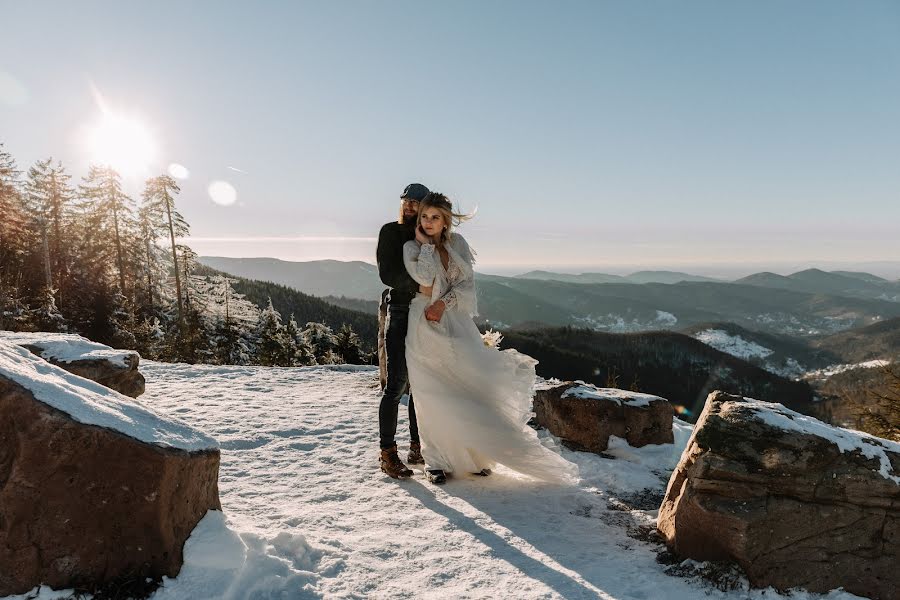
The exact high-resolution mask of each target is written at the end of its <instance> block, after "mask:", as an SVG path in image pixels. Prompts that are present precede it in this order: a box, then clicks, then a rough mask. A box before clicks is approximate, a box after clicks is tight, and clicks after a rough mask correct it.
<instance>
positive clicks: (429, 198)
mask: <svg viewBox="0 0 900 600" xmlns="http://www.w3.org/2000/svg"><path fill="white" fill-rule="evenodd" d="M426 208H436V209H437V210H438V212H440V213H441V216H442V217H443V219H444V229H443V231H441V241H440V244H441V245H443V244H444V243H446V242H448V241H450V238H451V237H452V236H453V232H452V230H453V227H455V226H458V225H459V224H460V223H462V222H463V221H468V220H469V219H471V218H472V217H474V216H475V214H474V213H472V214H468V215H466V214H461V213H456V212H453V203H452V202H450V199H449V198H447V196H445V195H444V194H441V193H440V192H429V193H428V194H427V195H426V196H425V197H424V198H423V199H422V201H421V202H419V216H418V217H417V218H416V225H418V224H419V221H420V220H421V218H422V213H423V212H424V211H425V209H426Z"/></svg>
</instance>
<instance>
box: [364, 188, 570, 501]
mask: <svg viewBox="0 0 900 600" xmlns="http://www.w3.org/2000/svg"><path fill="white" fill-rule="evenodd" d="M400 199H401V208H400V218H399V219H398V221H396V222H391V223H387V224H386V225H384V226H383V227H382V228H381V232H380V233H379V236H378V250H377V259H378V272H379V275H380V277H381V280H382V282H383V283H384V284H385V285H387V286H389V287H390V288H391V289H390V293H389V295H388V297H387V298H386V301H387V304H388V311H387V321H386V325H385V339H384V341H385V351H386V356H387V384H386V385H385V388H384V395H383V396H382V398H381V405H380V407H379V411H378V422H379V434H380V438H381V439H380V444H381V460H380V462H381V470H382V471H384V472H385V473H387V474H388V475H389V476H391V477H393V478H395V479H396V478H404V477H410V476H411V475H412V474H413V471H412V470H411V469H409V468H408V467H407V466H406V465H405V464H404V463H403V461H402V460H401V459H400V457H399V455H398V454H397V444H396V441H395V439H394V437H395V435H396V433H397V412H398V407H399V403H400V399H401V397H402V396H403V394H404V393H405V392H406V391H407V389H408V390H409V392H410V394H409V422H410V427H409V429H410V437H411V441H410V450H409V454H408V456H407V462H408V463H410V464H424V465H425V474H426V477H427V478H428V480H429V481H431V482H432V483H438V484H440V483H444V482H445V481H446V480H447V477H448V476H449V475H451V474H454V475H465V474H475V475H482V476H485V475H489V474H490V473H491V469H493V468H494V467H495V466H496V465H498V464H501V465H504V466H505V467H507V468H510V469H512V470H514V471H517V472H519V473H522V474H524V475H528V476H530V477H533V478H535V479H540V480H544V481H550V482H571V481H573V480H574V478H575V473H576V469H575V467H574V465H572V464H571V463H569V462H568V461H566V460H564V459H563V458H562V457H560V456H559V455H558V454H556V453H555V452H553V451H551V450H549V449H547V448H545V447H544V446H543V445H542V444H541V442H540V440H539V439H538V437H537V434H536V433H535V432H534V430H532V429H531V428H530V427H528V425H527V422H528V418H529V416H530V413H531V399H532V393H533V388H534V381H535V369H534V367H535V365H536V364H537V362H536V361H535V360H534V359H532V358H531V357H529V356H526V355H524V354H520V353H518V352H516V351H515V350H504V351H502V352H501V351H498V350H496V349H494V348H489V347H487V346H486V345H485V344H484V342H483V340H482V338H481V333H480V332H479V331H478V327H477V326H476V325H475V322H474V321H473V317H474V316H475V315H477V314H478V312H477V306H476V299H475V279H474V271H473V265H474V262H475V259H474V252H473V251H472V250H471V249H470V248H469V245H468V244H467V243H466V240H465V239H464V238H463V237H462V236H461V235H460V234H458V233H456V232H455V231H453V227H454V226H455V225H459V224H460V223H461V222H462V221H464V220H466V219H468V218H469V217H468V216H467V215H462V214H458V213H456V212H454V210H453V205H452V203H451V202H450V200H448V199H447V197H446V196H444V195H443V194H439V193H436V192H430V191H429V190H428V188H426V187H425V186H424V185H422V184H419V183H413V184H410V185H408V186H407V187H406V189H405V190H404V191H403V194H402V195H401V196H400ZM413 398H415V401H413Z"/></svg>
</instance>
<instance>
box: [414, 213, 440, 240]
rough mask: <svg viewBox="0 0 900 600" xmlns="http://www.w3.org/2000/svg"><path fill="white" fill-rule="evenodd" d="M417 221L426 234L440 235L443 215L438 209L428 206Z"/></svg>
mask: <svg viewBox="0 0 900 600" xmlns="http://www.w3.org/2000/svg"><path fill="white" fill-rule="evenodd" d="M419 223H420V224H421V225H422V229H424V230H425V233H426V234H427V235H429V236H431V237H434V236H437V235H440V234H441V231H443V229H444V215H442V214H441V211H439V210H438V209H436V208H434V207H433V206H429V207H428V208H426V209H425V210H423V211H422V214H421V215H420V216H419Z"/></svg>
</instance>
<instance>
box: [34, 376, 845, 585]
mask: <svg viewBox="0 0 900 600" xmlns="http://www.w3.org/2000/svg"><path fill="white" fill-rule="evenodd" d="M142 370H143V372H144V374H145V376H146V378H147V392H146V393H145V395H144V396H142V397H141V401H142V402H143V403H146V404H148V405H150V406H152V407H153V408H154V409H155V410H156V411H158V412H160V413H163V414H169V415H173V416H177V417H179V418H181V419H183V420H185V421H187V422H188V423H190V424H191V425H194V426H196V427H198V428H200V429H202V430H204V431H206V432H207V433H209V434H211V435H213V436H214V437H216V438H217V439H218V441H219V443H220V446H221V450H222V465H221V474H220V489H221V497H222V505H223V509H224V514H223V513H218V512H211V513H209V514H207V516H206V518H204V520H203V521H201V523H200V525H198V527H197V528H196V529H195V531H194V533H193V534H192V536H191V538H190V539H189V540H188V542H187V544H186V545H185V560H186V562H185V566H184V568H183V570H182V572H181V574H180V575H179V576H178V577H177V578H176V579H174V580H167V581H165V584H164V587H162V588H161V589H160V590H159V591H158V592H157V593H156V594H155V595H154V596H153V598H154V600H188V599H190V600H202V599H207V598H209V599H213V598H215V599H226V600H240V599H245V598H246V599H275V598H278V599H293V598H318V597H325V598H492V599H494V598H603V599H617V600H664V599H671V600H693V599H696V598H714V599H715V598H719V599H729V600H730V599H734V600H736V599H739V598H740V599H747V598H749V599H753V600H763V599H767V600H768V599H772V598H780V597H785V598H788V597H789V598H791V599H792V600H809V599H813V598H816V599H827V600H848V599H851V598H856V596H853V595H851V594H847V593H845V592H841V591H834V592H831V593H829V594H827V595H817V594H808V593H806V592H803V591H799V592H796V593H794V594H792V595H789V596H788V595H785V596H781V595H779V594H777V593H776V592H774V591H773V590H771V589H770V590H746V589H736V590H732V591H721V590H719V589H717V588H716V587H714V586H713V585H712V584H710V583H709V582H707V581H706V580H703V579H700V578H698V577H686V576H672V575H667V574H666V573H665V570H666V569H667V567H666V566H665V565H664V564H661V563H660V562H657V557H658V556H659V554H660V552H661V551H662V549H663V548H662V546H660V545H659V544H658V543H657V542H655V541H652V540H649V539H648V536H647V532H648V531H651V530H652V528H653V526H654V523H655V521H654V519H655V517H656V508H657V507H658V506H659V503H660V500H661V498H662V493H663V491H664V488H665V484H666V481H667V480H668V477H669V474H670V473H671V471H672V469H673V467H674V466H675V464H676V463H677V460H678V458H679V456H680V453H681V451H682V449H683V448H684V446H685V444H686V443H687V439H688V437H689V435H690V426H688V425H687V424H684V423H682V422H680V421H676V432H675V438H676V443H675V444H667V445H662V446H647V447H645V448H641V449H636V448H631V447H629V446H628V445H627V444H625V442H623V441H621V440H618V439H616V438H613V439H612V440H611V441H612V444H611V447H610V449H609V451H608V453H607V457H601V456H596V455H592V454H587V453H579V452H572V451H569V450H566V449H564V448H560V447H559V445H558V444H557V443H556V441H555V440H554V439H553V438H552V437H551V436H549V435H547V434H546V433H545V434H544V437H543V440H544V442H545V444H547V445H548V446H549V447H552V448H554V449H556V450H557V451H559V452H561V453H562V454H563V455H564V456H565V457H566V458H568V459H569V460H572V461H574V462H575V463H577V464H578V466H579V469H580V474H581V478H582V481H581V483H580V484H579V485H577V486H573V487H556V486H551V485H546V484H541V483H536V482H533V481H528V480H525V479H522V478H520V477H518V476H517V475H515V474H514V473H511V472H509V471H505V470H503V469H502V468H501V469H498V470H497V471H496V472H495V473H494V474H493V475H491V476H490V477H486V478H482V477H474V476H471V477H470V476H463V477H458V478H454V479H451V480H450V481H448V482H447V484H446V485H444V486H442V487H436V486H433V485H431V484H429V483H427V482H426V481H425V480H424V478H423V477H422V475H421V474H420V473H419V474H417V475H416V477H414V478H413V479H411V480H408V481H395V480H392V479H389V478H388V477H386V476H384V475H383V474H382V473H381V472H380V471H379V470H378V464H377V454H378V452H377V424H376V423H377V418H376V415H377V409H378V399H379V394H378V392H377V387H376V384H375V380H376V375H377V372H376V371H375V370H374V369H371V368H364V367H363V368H361V367H346V366H344V367H309V368H292V369H287V368H284V369H280V368H261V367H215V366H188V365H166V364H160V363H153V362H147V363H145V364H144V367H143V369H142ZM405 424H406V417H405V409H404V408H403V407H401V428H400V433H399V435H398V440H400V441H401V446H405V441H406V440H407V439H408V437H407V436H408V434H407V430H406V428H405ZM403 449H404V450H405V448H403ZM691 564H692V563H690V562H688V563H685V565H682V567H681V568H680V569H679V570H680V571H681V572H691V571H692V570H693V567H691ZM34 595H35V594H31V595H29V596H27V597H34ZM25 597H26V596H20V597H19V598H25ZM38 597H39V598H41V599H42V600H46V599H47V598H57V597H60V596H59V595H57V594H56V593H54V592H51V591H50V590H46V589H44V590H41V591H40V592H39V594H38ZM63 597H65V596H64V595H63Z"/></svg>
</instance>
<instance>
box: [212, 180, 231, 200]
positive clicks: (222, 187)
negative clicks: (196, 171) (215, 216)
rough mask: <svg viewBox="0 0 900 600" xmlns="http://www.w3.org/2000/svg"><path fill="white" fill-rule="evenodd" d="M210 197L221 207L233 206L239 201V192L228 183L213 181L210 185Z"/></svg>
mask: <svg viewBox="0 0 900 600" xmlns="http://www.w3.org/2000/svg"><path fill="white" fill-rule="evenodd" d="M209 197H210V198H211V199H212V201H213V202H215V203H216V204H218V205H219V206H231V205H232V204H234V203H235V202H236V201H237V190H236V189H234V186H233V185H231V184H230V183H228V182H227V181H213V182H212V183H210V184H209Z"/></svg>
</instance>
